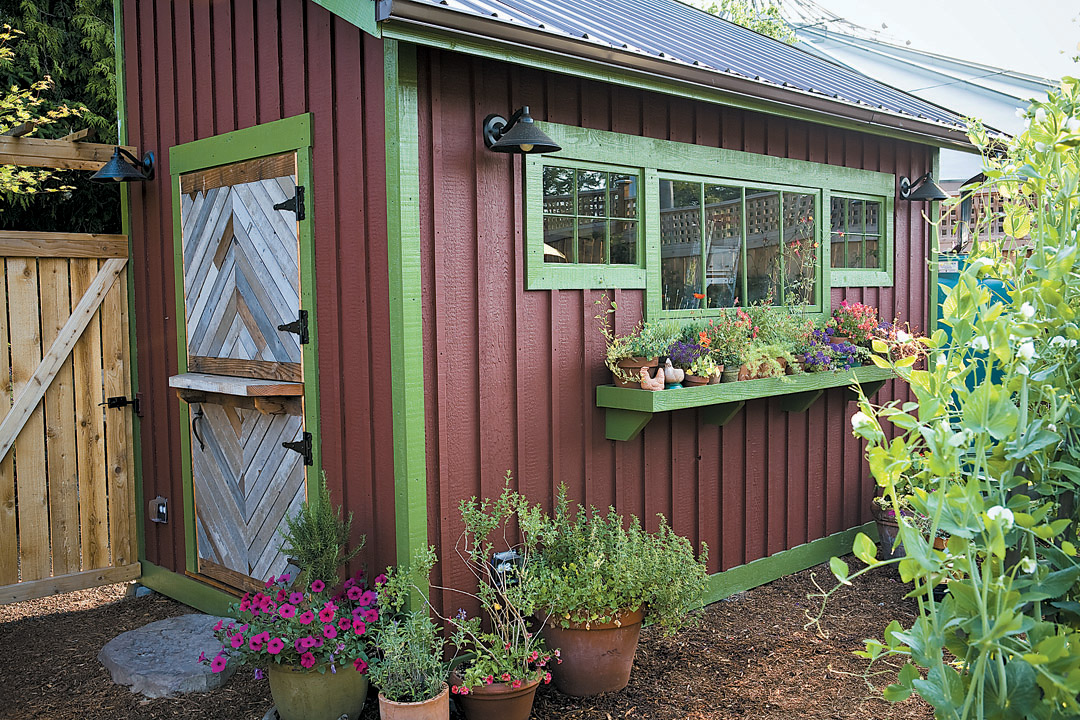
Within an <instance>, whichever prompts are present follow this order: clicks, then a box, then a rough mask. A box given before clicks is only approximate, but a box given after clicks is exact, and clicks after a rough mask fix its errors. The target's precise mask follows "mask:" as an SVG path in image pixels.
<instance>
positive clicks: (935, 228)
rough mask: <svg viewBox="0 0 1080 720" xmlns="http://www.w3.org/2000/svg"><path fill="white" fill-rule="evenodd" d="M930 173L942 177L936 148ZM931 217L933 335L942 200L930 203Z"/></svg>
mask: <svg viewBox="0 0 1080 720" xmlns="http://www.w3.org/2000/svg"><path fill="white" fill-rule="evenodd" d="M930 173H931V176H932V177H941V151H940V150H938V149H936V148H935V149H934V152H933V154H932V155H931V156H930ZM930 217H931V218H934V219H935V222H933V223H931V224H930V257H929V258H928V262H929V272H930V278H929V282H927V290H928V297H927V303H926V327H927V331H926V332H927V335H933V334H934V331H935V330H937V324H938V262H939V261H940V256H941V223H940V222H939V220H940V218H941V201H940V200H933V201H931V203H930Z"/></svg>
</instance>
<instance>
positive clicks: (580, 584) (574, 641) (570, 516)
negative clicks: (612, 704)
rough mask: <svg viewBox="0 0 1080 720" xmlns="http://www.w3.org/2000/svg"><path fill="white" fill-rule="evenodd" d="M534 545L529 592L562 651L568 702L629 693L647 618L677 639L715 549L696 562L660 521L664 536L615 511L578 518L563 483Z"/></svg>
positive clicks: (559, 673) (558, 671)
mask: <svg viewBox="0 0 1080 720" xmlns="http://www.w3.org/2000/svg"><path fill="white" fill-rule="evenodd" d="M537 540H538V541H539V543H538V546H537V547H538V548H539V549H540V550H539V554H534V556H533V560H532V561H530V563H529V564H528V565H527V566H526V567H527V571H528V576H527V577H528V586H529V587H530V589H531V591H532V594H533V595H534V597H535V599H536V602H537V605H538V607H539V608H540V612H538V617H539V618H540V619H541V620H542V622H543V631H542V634H543V636H544V638H545V639H546V640H547V641H548V644H549V645H551V646H558V647H559V650H560V652H561V660H562V663H561V664H559V665H557V667H555V668H554V669H553V672H552V674H553V676H554V679H555V685H556V687H558V688H559V690H560V691H562V692H564V693H566V694H568V695H576V696H588V695H596V694H598V693H602V692H611V691H615V690H621V689H622V688H624V687H626V684H627V683H628V682H629V679H630V669H631V667H632V665H633V661H634V654H635V652H636V649H637V642H638V634H639V632H640V629H641V623H642V620H643V619H644V620H646V621H648V622H650V623H654V624H656V625H658V626H660V627H661V628H663V630H664V631H665V632H666V633H668V634H674V633H675V632H676V631H677V630H678V629H679V628H680V627H682V625H683V624H684V623H685V621H686V618H687V613H688V612H689V611H690V610H691V609H692V608H694V607H697V606H699V605H700V604H701V602H702V595H703V593H704V590H705V582H706V577H707V571H706V568H705V562H706V559H707V554H708V549H707V548H706V547H705V545H704V544H703V545H702V549H701V553H700V554H699V556H698V557H697V558H695V557H694V551H693V548H692V547H691V546H690V543H689V541H687V540H686V539H685V538H682V537H679V536H678V535H676V534H675V533H674V532H673V531H672V530H671V528H670V527H669V526H668V524H667V522H666V521H665V520H664V518H663V516H660V522H659V528H658V530H657V532H656V533H648V532H646V531H645V530H644V529H643V528H642V527H641V524H640V523H639V522H638V520H637V518H633V517H632V518H631V519H630V522H629V523H624V522H623V518H622V517H621V516H620V515H617V514H616V513H615V511H614V509H609V511H608V513H607V515H601V514H600V513H598V512H596V510H595V509H593V510H592V511H590V512H586V511H585V510H584V508H582V507H580V506H579V507H578V508H577V510H576V511H574V512H571V511H570V507H569V503H568V501H567V497H566V487H565V486H563V487H562V488H560V490H559V495H558V499H557V503H556V506H555V512H554V515H553V516H552V517H551V519H550V520H548V521H547V522H545V523H544V524H543V527H542V530H541V532H540V533H539V535H538V536H537ZM534 552H535V551H534Z"/></svg>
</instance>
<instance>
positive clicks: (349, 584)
mask: <svg viewBox="0 0 1080 720" xmlns="http://www.w3.org/2000/svg"><path fill="white" fill-rule="evenodd" d="M355 584H356V578H349V579H348V580H346V581H345V584H344V585H342V586H341V587H343V588H345V589H346V590H348V589H349V588H351V587H352V586H353V585H355Z"/></svg>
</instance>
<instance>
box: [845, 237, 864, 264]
mask: <svg viewBox="0 0 1080 720" xmlns="http://www.w3.org/2000/svg"><path fill="white" fill-rule="evenodd" d="M862 254H863V239H862V235H849V236H848V239H847V265H844V267H849V268H861V267H862V266H863V257H862Z"/></svg>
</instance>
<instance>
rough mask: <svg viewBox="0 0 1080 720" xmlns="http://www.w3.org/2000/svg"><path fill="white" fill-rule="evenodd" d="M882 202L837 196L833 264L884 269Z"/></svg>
mask: <svg viewBox="0 0 1080 720" xmlns="http://www.w3.org/2000/svg"><path fill="white" fill-rule="evenodd" d="M881 205H882V204H881V202H880V201H878V200H860V199H857V198H845V197H833V198H832V202H831V203H830V206H829V208H830V213H831V216H832V220H831V222H830V225H831V228H830V233H829V239H830V241H831V242H832V263H831V265H832V267H834V268H870V269H873V270H883V269H884V268H885V266H884V258H883V257H882V256H881V252H880V243H881Z"/></svg>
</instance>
